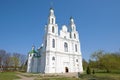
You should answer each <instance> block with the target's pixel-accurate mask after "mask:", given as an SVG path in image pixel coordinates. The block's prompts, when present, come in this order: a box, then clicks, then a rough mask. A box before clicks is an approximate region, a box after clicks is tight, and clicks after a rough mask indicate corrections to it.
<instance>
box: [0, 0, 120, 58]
mask: <svg viewBox="0 0 120 80" xmlns="http://www.w3.org/2000/svg"><path fill="white" fill-rule="evenodd" d="M51 2H52V6H53V8H54V11H55V16H56V20H57V24H58V26H59V29H61V26H62V25H64V24H66V25H68V24H69V18H70V17H71V16H72V17H73V18H74V21H75V23H76V27H77V30H78V32H79V35H80V42H81V50H82V55H83V58H85V59H86V60H88V59H89V58H90V55H91V54H92V53H93V52H94V51H97V50H105V51H108V52H109V51H110V52H114V51H118V50H119V48H120V0H0V49H4V50H6V51H7V52H18V53H21V54H27V53H28V52H29V51H30V50H31V46H32V45H33V44H34V45H35V46H36V48H37V47H39V46H40V45H41V43H42V40H43V35H44V25H45V24H46V23H47V18H48V14H49V9H50V7H51Z"/></svg>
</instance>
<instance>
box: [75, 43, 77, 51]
mask: <svg viewBox="0 0 120 80" xmlns="http://www.w3.org/2000/svg"><path fill="white" fill-rule="evenodd" d="M75 52H77V44H75Z"/></svg>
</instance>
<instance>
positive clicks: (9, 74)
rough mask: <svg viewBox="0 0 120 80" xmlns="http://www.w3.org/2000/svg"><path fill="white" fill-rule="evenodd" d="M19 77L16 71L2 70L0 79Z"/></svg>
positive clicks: (12, 79)
mask: <svg viewBox="0 0 120 80" xmlns="http://www.w3.org/2000/svg"><path fill="white" fill-rule="evenodd" d="M14 79H19V77H17V76H16V73H15V72H0V80H14Z"/></svg>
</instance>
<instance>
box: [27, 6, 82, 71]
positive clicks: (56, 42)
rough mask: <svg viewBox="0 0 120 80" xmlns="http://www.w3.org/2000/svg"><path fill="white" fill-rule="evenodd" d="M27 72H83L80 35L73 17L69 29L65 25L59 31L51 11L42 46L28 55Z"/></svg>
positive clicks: (33, 49)
mask: <svg viewBox="0 0 120 80" xmlns="http://www.w3.org/2000/svg"><path fill="white" fill-rule="evenodd" d="M27 72H33V73H34V72H35V73H68V72H69V73H72V72H83V67H82V56H81V49H80V40H79V33H78V31H77V30H76V25H75V23H74V19H73V18H72V17H71V18H70V24H69V27H67V26H66V25H63V26H62V29H61V30H60V31H58V25H57V23H56V17H55V15H54V10H53V9H52V8H51V9H50V13H49V17H48V23H47V25H45V34H44V39H43V44H42V46H41V47H40V48H38V49H37V51H36V50H35V47H34V46H33V47H32V50H31V51H30V52H29V53H28V64H27Z"/></svg>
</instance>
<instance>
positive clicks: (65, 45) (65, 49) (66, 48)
mask: <svg viewBox="0 0 120 80" xmlns="http://www.w3.org/2000/svg"><path fill="white" fill-rule="evenodd" d="M64 51H65V52H68V44H67V43H66V42H65V43H64Z"/></svg>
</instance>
